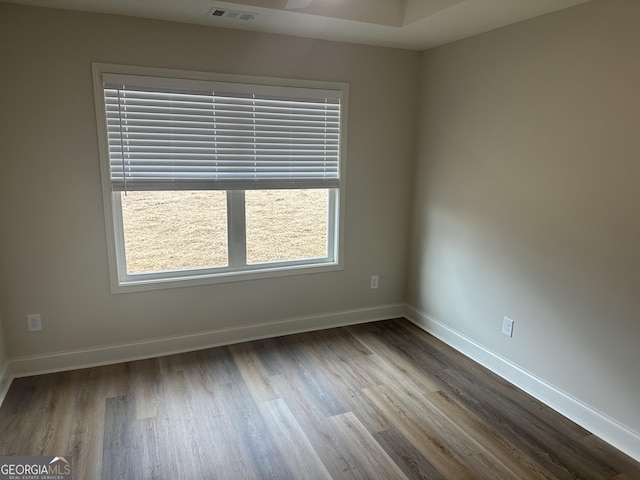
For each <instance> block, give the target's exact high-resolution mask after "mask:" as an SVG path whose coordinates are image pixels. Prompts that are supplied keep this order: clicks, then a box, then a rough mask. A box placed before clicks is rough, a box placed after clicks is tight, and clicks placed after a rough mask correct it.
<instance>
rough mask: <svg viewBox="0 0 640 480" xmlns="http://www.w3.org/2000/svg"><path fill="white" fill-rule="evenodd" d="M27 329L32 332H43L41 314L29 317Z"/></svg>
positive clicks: (31, 314) (33, 314)
mask: <svg viewBox="0 0 640 480" xmlns="http://www.w3.org/2000/svg"><path fill="white" fill-rule="evenodd" d="M27 328H28V329H29V331H30V332H40V331H41V330H42V317H41V316H40V314H39V313H30V314H29V315H27Z"/></svg>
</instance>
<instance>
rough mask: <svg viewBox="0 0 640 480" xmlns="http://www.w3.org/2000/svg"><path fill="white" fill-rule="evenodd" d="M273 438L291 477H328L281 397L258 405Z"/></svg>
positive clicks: (319, 478) (325, 469) (319, 479)
mask: <svg viewBox="0 0 640 480" xmlns="http://www.w3.org/2000/svg"><path fill="white" fill-rule="evenodd" d="M258 408H259V409H260V412H261V414H262V417H263V418H264V420H265V422H266V424H267V425H268V428H269V430H270V431H271V432H272V433H273V439H274V441H275V443H276V445H278V446H279V449H280V451H281V453H282V455H283V457H284V459H285V461H286V462H287V465H288V466H289V469H290V471H291V474H292V475H293V478H296V479H299V478H313V479H318V480H322V479H330V478H331V475H330V474H329V472H328V471H327V468H326V467H325V466H324V464H323V463H322V460H320V457H319V456H318V454H317V453H316V451H315V450H314V448H313V446H312V445H311V442H310V441H309V439H308V438H307V436H306V435H305V432H304V430H303V429H302V427H300V424H299V423H298V422H297V421H296V419H295V418H294V416H293V414H292V413H291V410H289V407H287V405H286V404H285V402H284V400H282V399H281V398H277V399H275V400H271V401H268V402H262V403H260V404H259V405H258Z"/></svg>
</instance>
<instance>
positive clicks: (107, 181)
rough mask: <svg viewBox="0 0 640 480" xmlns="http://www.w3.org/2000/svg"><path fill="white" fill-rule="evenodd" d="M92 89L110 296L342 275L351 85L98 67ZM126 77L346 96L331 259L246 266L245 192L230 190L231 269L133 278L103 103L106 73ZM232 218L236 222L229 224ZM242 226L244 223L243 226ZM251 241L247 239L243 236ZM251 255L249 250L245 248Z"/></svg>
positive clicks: (332, 195) (330, 209)
mask: <svg viewBox="0 0 640 480" xmlns="http://www.w3.org/2000/svg"><path fill="white" fill-rule="evenodd" d="M92 70H93V84H94V96H95V107H96V119H97V132H98V147H99V157H100V167H101V176H102V193H103V207H104V215H105V228H106V240H107V254H108V262H109V277H110V285H111V293H113V294H116V293H128V292H135V291H146V290H156V289H164V288H176V287H188V286H197V285H207V284H215V283H223V282H231V281H241V280H255V279H263V278H271V277H280V276H288V275H301V274H309V273H318V272H328V271H336V270H342V269H343V268H344V267H343V250H344V249H343V244H344V216H345V215H344V210H345V208H344V198H345V173H346V168H345V165H346V128H347V107H348V84H346V83H338V82H323V81H310V80H292V79H283V78H272V77H258V76H246V75H230V74H219V73H212V72H197V71H185V70H173V69H165V68H153V67H137V66H130V65H114V64H103V63H93V64H92ZM105 73H106V74H127V75H142V76H155V77H164V78H171V79H185V80H206V81H219V82H228V83H239V84H251V85H267V86H282V87H293V88H310V89H321V90H339V91H341V92H342V99H341V106H340V109H341V117H340V150H339V177H340V180H339V186H338V188H333V189H332V188H329V189H327V190H328V198H329V200H328V205H327V213H328V218H327V256H326V257H322V258H313V259H300V260H290V261H280V262H269V263H260V264H248V265H247V264H246V257H245V258H244V260H245V262H244V265H238V263H242V260H243V259H242V258H241V256H240V257H239V256H237V255H235V254H234V255H232V251H234V252H235V251H237V250H238V249H237V248H236V247H237V245H236V246H232V245H231V242H232V241H233V238H234V236H235V233H234V232H239V231H240V232H244V229H245V228H246V221H245V218H244V217H245V215H244V190H226V192H227V225H228V229H229V230H230V231H229V233H228V235H229V244H228V265H227V266H226V267H212V268H194V269H185V270H169V271H164V272H146V273H135V274H129V273H127V269H126V251H125V242H124V223H123V216H122V205H121V201H120V193H121V192H119V191H112V188H111V178H110V158H109V147H108V140H107V138H108V137H107V128H106V109H105V102H104V87H103V79H102V76H103V74H105ZM239 202H242V206H241V209H242V212H241V214H240V215H230V213H229V211H230V209H237V207H238V204H239ZM230 219H231V220H230ZM240 222H243V223H242V224H240ZM241 236H242V237H243V238H244V240H245V241H246V235H244V234H242V235H241ZM245 252H246V248H245Z"/></svg>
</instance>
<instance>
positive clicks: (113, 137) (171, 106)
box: [103, 73, 342, 191]
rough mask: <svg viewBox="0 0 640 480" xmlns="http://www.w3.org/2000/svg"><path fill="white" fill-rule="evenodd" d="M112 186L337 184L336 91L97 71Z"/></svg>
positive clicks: (233, 187) (214, 187) (120, 188)
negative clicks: (99, 81)
mask: <svg viewBox="0 0 640 480" xmlns="http://www.w3.org/2000/svg"><path fill="white" fill-rule="evenodd" d="M103 86H104V100H105V107H106V116H107V133H108V147H109V163H110V167H109V168H110V179H111V188H112V190H114V191H123V190H125V191H126V190H250V189H273V188H277V189H280V188H337V187H338V186H339V180H340V175H339V172H340V168H339V162H340V120H341V115H340V99H341V96H342V92H341V91H338V90H321V89H312V88H295V87H279V86H271V85H249V84H234V83H225V82H211V81H203V80H192V79H172V78H160V77H145V76H138V75H124V74H107V73H105V74H104V75H103Z"/></svg>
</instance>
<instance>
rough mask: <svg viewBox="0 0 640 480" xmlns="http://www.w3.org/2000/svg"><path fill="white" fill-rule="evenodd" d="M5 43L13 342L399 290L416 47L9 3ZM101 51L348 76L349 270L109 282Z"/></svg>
mask: <svg viewBox="0 0 640 480" xmlns="http://www.w3.org/2000/svg"><path fill="white" fill-rule="evenodd" d="M0 58H2V62H3V63H2V71H3V74H2V75H1V76H0V95H1V98H0V100H1V102H0V104H1V105H2V115H1V116H0V131H2V132H3V141H2V142H0V159H2V168H3V174H2V176H0V218H1V219H2V225H3V231H2V235H1V236H0V272H1V273H0V303H1V304H2V306H3V312H4V323H5V333H6V338H7V344H8V345H7V346H8V354H9V356H10V357H16V356H24V355H35V354H46V353H50V352H57V351H67V350H70V349H82V348H89V347H94V346H98V345H112V344H121V343H124V342H132V341H137V340H143V339H153V338H159V337H166V336H170V335H184V334H191V333H195V332H201V331H207V330H212V329H219V328H226V327H237V326H241V325H249V324H255V323H260V322H270V321H275V320H281V319H289V318H294V317H299V316H305V315H313V314H319V313H327V312H340V311H344V310H348V309H357V308H366V307H372V306H376V305H389V304H398V303H402V301H403V295H404V281H405V273H406V272H405V268H404V267H405V255H406V244H407V241H408V238H407V237H408V231H407V225H408V219H409V214H408V211H409V204H410V200H411V198H410V193H409V190H408V189H407V188H406V186H407V185H408V184H409V183H410V178H411V169H412V164H413V157H414V148H413V139H414V137H415V134H414V129H415V120H416V114H417V106H416V105H415V96H416V93H417V89H418V70H419V53H417V52H409V51H402V50H394V49H386V48H376V47H365V46H356V45H346V44H339V43H331V42H324V41H314V40H304V39H298V38H290V37H283V36H276V35H266V34H256V33H246V32H239V31H232V30H220V29H214V28H206V27H199V26H191V25H183V24H175V23H168V22H159V21H151V20H141V19H134V18H125V17H118V16H108V15H93V14H82V13H72V12H64V11H56V10H46V9H38V8H26V7H16V6H11V5H7V4H4V5H3V4H0ZM91 62H105V63H121V64H133V65H143V66H155V67H165V68H178V69H188V70H204V71H214V72H222V73H237V74H248V75H264V76H275V77H288V78H300V79H311V80H326V81H339V82H348V83H349V85H350V98H349V123H348V133H349V137H348V145H347V148H348V156H347V186H346V229H345V268H344V270H343V271H338V272H330V273H321V274H311V275H303V276H291V277H281V278H274V279H267V280H260V281H243V282H233V283H228V284H217V285H211V286H201V287H194V288H177V289H170V290H161V291H153V292H144V293H131V294H120V295H111V294H110V291H109V278H108V270H107V256H106V255H107V253H106V252H107V248H106V243H105V242H106V240H105V231H104V230H105V229H104V218H103V210H102V196H101V183H100V171H99V161H98V146H97V136H96V125H95V124H96V120H95V112H94V103H93V90H92V78H91ZM398 87H400V88H398ZM372 274H378V275H380V288H379V289H378V290H371V289H370V288H369V277H370V275H372ZM27 313H41V314H42V320H43V327H44V330H43V332H42V333H34V334H29V333H28V332H27V331H26V327H25V315H26V314H27Z"/></svg>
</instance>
